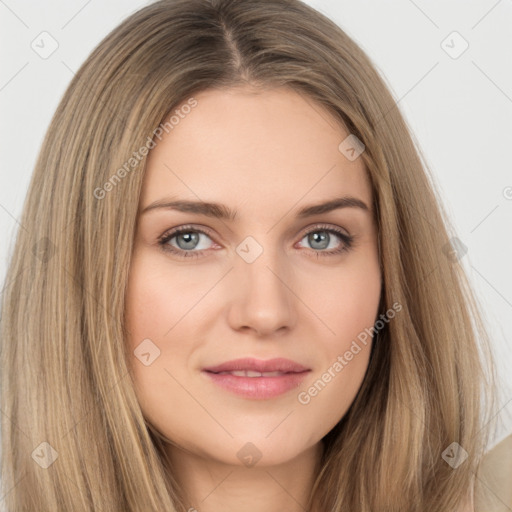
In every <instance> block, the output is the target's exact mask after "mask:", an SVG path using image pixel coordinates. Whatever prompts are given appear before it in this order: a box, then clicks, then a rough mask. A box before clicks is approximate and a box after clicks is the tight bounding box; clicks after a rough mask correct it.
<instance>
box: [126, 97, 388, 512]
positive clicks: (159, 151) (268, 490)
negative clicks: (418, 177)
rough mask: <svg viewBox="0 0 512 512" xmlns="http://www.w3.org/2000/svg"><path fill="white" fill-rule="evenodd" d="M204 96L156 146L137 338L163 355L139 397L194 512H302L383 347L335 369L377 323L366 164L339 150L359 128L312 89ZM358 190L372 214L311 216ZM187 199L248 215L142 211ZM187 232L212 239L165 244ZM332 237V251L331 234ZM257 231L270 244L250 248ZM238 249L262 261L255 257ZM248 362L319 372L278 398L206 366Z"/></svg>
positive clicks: (143, 225) (142, 369)
mask: <svg viewBox="0 0 512 512" xmlns="http://www.w3.org/2000/svg"><path fill="white" fill-rule="evenodd" d="M194 98H195V99H196V100H197V102H198V104H197V106H196V107H195V108H194V109H193V110H192V111H191V112H190V113H189V114H188V115H187V116H185V117H184V118H183V119H180V122H179V124H178V125H176V126H174V128H173V129H172V131H170V132H169V133H168V134H166V135H164V137H163V139H162V141H158V140H157V145H156V147H155V148H154V149H152V150H151V152H150V154H149V157H148V162H147V169H146V174H145V177H144V183H143V190H142V195H141V199H140V210H139V218H138V225H137V233H136V238H135V242H134V250H133V260H132V264H131V268H130V276H129V283H128V292H127V304H126V312H127V323H128V325H127V326H128V330H129V332H130V339H129V340H128V342H129V348H130V351H131V353H133V351H134V350H136V348H137V347H138V346H139V344H140V343H141V342H142V341H143V340H145V339H150V340H151V342H152V343H153V344H154V345H153V346H157V347H158V349H159V350H160V355H159V357H157V358H156V359H155V360H154V361H153V362H152V363H151V364H149V365H148V366H146V365H144V364H141V362H140V361H139V360H138V359H137V358H136V357H133V378H134V383H135V389H136V393H137V397H138V399H139V402H140V406H141V409H142V411H143V413H144V416H145V417H146V418H147V420H148V421H149V422H150V423H151V424H152V426H154V428H156V429H157V430H158V431H159V432H160V433H161V434H162V435H163V436H165V437H166V438H167V439H169V440H171V441H172V444H171V443H169V444H168V445H167V451H168V454H169V456H170V459H171V461H172V463H173V468H174V474H175V478H176V479H177V480H178V482H179V484H180V487H181V488H182V490H183V492H184V494H185V496H186V505H187V509H189V508H190V510H191V511H193V510H194V508H195V509H196V510H198V511H199V512H220V511H223V512H230V511H235V510H236V511H240V510H246V511H252V512H260V511H261V512H263V511H264V512H277V511H280V512H282V511H285V510H286V511H292V512H299V511H303V510H304V507H305V504H306V503H307V500H308V497H309V494H310V492H311V487H312V485H313V482H314V478H315V476H316V474H317V473H318V469H319V467H318V464H319V461H320V457H321V455H322V452H323V443H322V442H321V439H322V437H323V436H325V435H326V434H327V433H328V432H329V431H330V430H331V429H332V428H333V427H334V426H335V425H336V424H337V423H338V422H339V420H340V419H341V418H342V417H343V415H344V414H345V413H346V411H347V410H348V408H349V406H350V404H351V403H352V402H353V400H354V398H355V396H356V393H357V391H358V389H359V388H360V385H361V383H362V380H363V378H364V375H365V372H366V369H367V366H368V359H369V355H370V348H371V340H370V342H368V343H367V345H362V344H359V345H361V347H360V351H358V353H357V354H356V355H354V356H353V358H351V360H350V361H346V360H345V359H344V361H345V362H346V365H344V367H343V369H342V370H341V371H338V372H335V373H334V375H335V376H332V367H333V364H334V363H335V362H336V361H339V359H338V356H340V355H341V356H343V355H344V354H345V353H346V352H347V351H348V350H349V348H350V347H351V344H352V342H353V341H354V340H356V337H357V336H358V334H360V333H361V332H362V331H363V330H364V329H365V328H370V327H371V326H372V325H373V324H374V322H375V320H376V318H377V316H378V304H379V298H380V292H381V274H380V270H379V258H378V248H377V231H376V225H375V222H374V219H373V211H372V195H371V188H370V183H369V180H368V177H367V175H366V172H365V168H364V164H363V161H362V158H357V159H356V160H354V161H350V160H348V159H347V158H346V157H345V156H344V155H343V154H342V153H341V152H340V150H339V149H338V146H339V144H340V142H341V141H342V140H344V139H345V138H346V137H347V136H348V132H346V131H344V129H343V127H342V126H341V125H340V124H339V123H338V122H337V121H336V120H335V119H334V118H333V117H332V116H331V115H330V114H329V113H328V112H327V111H326V110H324V109H323V108H322V107H321V106H320V105H318V104H316V103H314V102H313V101H312V100H310V99H306V98H305V97H304V96H303V95H299V94H297V93H296V92H293V91H291V90H289V89H272V90H264V91H262V90H259V91H256V90H254V89H250V88H243V89H242V88H237V89H230V90H222V91H221V90H208V91H203V92H201V93H199V94H197V95H194ZM346 196H351V197H354V198H357V199H358V200H360V201H361V202H362V203H364V204H365V205H367V207H368V210H365V209H363V208H360V207H354V206H348V207H343V208H338V209H335V210H332V211H328V212H324V213H316V214H315V215H313V216H309V217H303V218H301V217H298V216H297V212H298V211H299V210H301V209H302V208H304V207H305V206H310V205H314V204H318V203H323V202H326V201H329V200H332V199H334V198H340V197H346ZM178 199H180V200H190V201H202V202H215V203H222V204H224V205H226V206H227V207H229V208H230V209H233V210H236V211H237V215H236V218H235V219H234V220H231V219H227V218H225V219H219V218H214V217H209V216H206V215H204V214H198V213H191V212H182V211H177V210H174V209H169V208H153V209H151V210H148V211H147V212H145V213H141V212H142V210H144V209H145V208H146V207H147V206H149V205H151V204H152V203H154V202H155V201H160V200H162V201H169V200H178ZM319 224H320V225H322V227H317V226H318V225H319ZM184 225H187V226H190V225H191V227H190V229H189V231H188V233H190V232H193V233H197V236H199V238H198V241H197V243H196V244H195V246H194V244H193V243H191V239H190V236H189V237H188V238H187V235H183V234H181V235H177V236H175V237H174V238H172V239H170V240H168V241H167V242H166V246H167V247H169V246H170V247H172V248H174V249H175V250H176V251H180V250H181V252H182V253H184V252H187V253H188V256H189V257H180V256H179V255H177V254H174V253H171V252H165V251H164V250H163V249H162V246H159V244H158V239H159V237H161V236H162V235H163V234H166V233H168V232H169V231H170V230H171V229H173V228H176V227H179V226H184ZM197 228H202V229H206V230H207V231H208V234H202V233H198V232H197V231H194V229H197ZM327 228H337V229H339V230H340V231H341V232H342V233H343V234H344V235H349V236H353V237H354V240H353V243H352V247H350V249H348V250H346V251H342V252H340V253H338V254H331V255H325V253H327V252H332V251H334V250H336V249H338V248H343V247H346V242H345V239H343V238H341V237H339V236H338V235H336V234H335V233H331V232H327V234H326V231H325V230H326V229H327ZM309 232H311V233H313V234H311V235H310V236H309V237H308V236H307V235H308V233H309ZM314 234H317V235H316V237H315V235H314ZM322 234H323V236H324V237H327V240H326V241H325V243H324V245H322V242H319V241H317V238H318V237H319V236H322ZM249 236H250V237H252V239H254V241H256V242H257V245H246V241H245V239H246V238H247V237H249ZM324 239H325V238H324ZM192 241H193V240H192ZM242 242H244V243H242ZM251 243H252V242H251ZM239 246H240V247H242V248H244V249H245V252H247V251H248V253H252V254H255V253H254V251H256V250H257V248H258V247H260V248H261V249H262V251H263V252H262V253H261V254H259V256H258V257H257V258H256V259H255V260H254V261H252V262H251V263H249V262H248V261H247V259H245V258H243V257H241V255H240V254H243V253H242V252H240V253H238V252H237V247H239ZM191 252H194V253H195V255H199V256H198V257H196V258H195V257H190V253H191ZM322 252H323V253H324V254H323V255H321V254H319V253H322ZM240 357H254V358H257V359H263V360H268V359H272V358H275V357H284V358H288V359H292V360H294V361H296V362H299V363H301V364H302V365H305V366H307V367H308V368H309V369H310V371H309V372H308V374H307V376H306V378H305V379H304V381H303V382H302V383H301V384H300V386H299V387H297V388H296V389H292V390H290V391H287V392H285V393H283V394H281V395H279V396H276V397H273V398H269V399H253V398H246V397H242V396H239V395H236V394H234V393H232V392H231V391H228V390H225V389H222V388H220V387H219V386H218V385H216V384H215V383H213V382H212V381H211V379H210V378H209V377H208V376H207V375H206V374H205V373H204V372H202V371H201V370H202V369H203V368H204V367H205V366H211V365H216V364H219V363H222V362H225V361H228V360H232V359H236V358H240ZM329 368H331V378H330V379H329V382H328V381H327V377H324V378H323V382H324V383H326V384H325V386H324V387H323V388H320V389H321V390H320V391H319V392H318V393H317V394H316V395H314V396H313V395H308V396H309V398H310V400H309V402H308V403H301V402H300V401H299V400H298V396H299V393H301V392H302V393H303V395H302V396H303V397H304V393H305V392H307V391H308V389H310V388H311V387H312V386H313V385H314V384H315V382H317V381H318V380H319V379H322V376H323V375H324V374H325V373H326V372H327V371H328V369H329ZM303 401H304V400H303ZM246 443H252V444H251V445H247V446H246ZM244 446H245V447H246V448H245V450H248V451H249V454H250V455H254V456H255V457H257V456H260V457H261V458H259V459H258V460H257V463H256V464H254V465H252V466H248V465H247V464H246V463H244V459H242V457H239V456H237V453H238V452H239V450H240V449H242V448H243V447H244ZM254 447H256V448H254ZM256 450H257V451H256ZM244 453H245V452H244ZM258 454H259V455H258Z"/></svg>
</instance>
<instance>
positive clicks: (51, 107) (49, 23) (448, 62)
mask: <svg viewBox="0 0 512 512" xmlns="http://www.w3.org/2000/svg"><path fill="white" fill-rule="evenodd" d="M146 3H147V2H143V1H136V0H108V1H101V2H100V1H99V0H89V1H86V0H72V1H67V2H54V1H49V0H46V1H45V2H30V1H22V0H0V34H1V35H0V39H1V45H0V52H1V53H0V107H1V119H2V122H1V126H0V130H1V131H0V241H1V244H0V282H1V283H3V282H4V277H5V272H6V265H7V258H8V256H9V255H10V253H11V250H12V240H13V234H14V233H15V231H16V230H17V229H18V228H20V227H19V222H18V218H19V216H20V213H21V209H22V205H23V201H24V197H25V194H26V191H27V187H28V184H29V180H30V176H31V173H32V169H33V166H34V163H35V160H36V157H37V153H38V151H39V149H40V146H41V142H42V139H43V136H44V133H45V131H46V129H47V127H48V124H49V122H50V119H51V116H52V115H53V113H54V111H55V109H56V107H57V105H58V103H59V100H60V98H61V96H62V94H63V92H64V90H65V89H66V87H67V85H68V84H69V82H70V80H71V78H72V76H73V74H74V73H75V72H76V71H77V69H78V68H79V66H80V65H81V64H82V62H83V61H84V60H85V58H86V57H87V55H88V54H89V53H90V52H91V51H92V49H93V48H94V47H95V46H96V45H97V44H98V43H99V42H100V40H101V39H102V38H103V37H104V36H105V35H106V34H107V33H109V32H110V31H111V30H112V29H113V28H114V27H115V26H116V25H118V24H119V23H120V22H121V21H122V20H123V19H124V18H126V17H127V16H128V15H130V14H131V13H133V12H134V11H136V10H138V9H139V8H141V7H143V6H144V5H146ZM307 3H309V4H310V5H312V6H313V7H315V8H316V9H318V10H320V11H321V12H323V13H324V14H326V15H327V16H329V17H330V18H331V19H333V20H334V21H335V22H336V23H337V24H338V25H340V26H341V27H342V28H343V29H344V30H345V31H346V32H347V33H348V34H349V35H350V36H351V37H352V38H353V39H355V41H356V42H357V43H358V44H359V45H360V46H361V47H362V48H363V49H364V50H365V51H366V52H367V53H368V55H369V56H370V58H371V59H372V60H373V62H374V64H375V65H376V66H377V68H378V70H379V71H380V73H381V74H382V75H383V76H384V78H385V80H386V82H387V83H388V86H389V87H390V89H391V91H392V93H393V95H394V96H395V98H396V100H397V101H399V107H400V109H401V111H402V112H403V114H404V115H405V117H406V119H407V122H408V124H409V126H410V127H411V129H412V131H413V133H414V136H415V139H416V140H417V144H418V146H419V147H420V149H421V150H422V152H423V154H424V155H425V158H426V160H427V162H428V164H429V166H430V168H431V169H432V171H433V173H434V176H435V181H436V184H437V185H438V187H439V189H440V192H441V194H442V199H443V201H444V203H445V205H446V207H447V210H448V213H449V215H450V217H451V220H452V221H453V223H454V225H455V227H456V229H457V236H458V238H459V239H460V240H461V241H462V243H463V244H465V245H466V246H467V248H468V252H467V254H466V255H465V256H464V257H463V258H462V260H461V261H462V262H463V264H464V266H465V268H467V270H468V272H469V275H470V279H471V281H472V283H473V285H474V287H475V289H476V291H477V294H478V297H479V299H480V301H481V304H482V306H483V309H484V313H485V316H486V318H487V321H488V324H489V328H490V331H491V335H492V338H493V344H494V347H495V353H496V356H497V357H496V359H497V361H498V364H499V367H500V372H501V373H500V375H501V390H502V396H501V397H500V408H501V411H500V413H499V419H500V423H499V430H498V432H497V435H496V438H495V441H494V442H498V441H499V440H500V439H502V438H503V437H504V436H505V435H506V434H507V433H511V432H512V371H511V369H512V349H511V348H510V341H511V335H510V324H511V318H512V272H511V271H510V267H511V263H512V242H511V236H512V229H511V227H512V165H511V159H510V154H509V151H510V147H511V144H512V30H510V28H511V27H512V2H511V1H510V0H499V1H496V0H489V1H488V0H482V1H473V2H463V1H453V0H449V1H426V0H421V1H420V0H417V1H412V0H395V1H387V2H382V1H379V0H358V1H356V0H351V1H344V0H337V1H335V0H310V1H308V2H307ZM44 31H46V32H48V33H49V34H50V35H51V37H52V38H53V39H55V40H56V41H57V43H58V48H57V49H56V51H55V52H54V53H53V54H52V55H50V56H49V57H48V58H46V59H43V58H41V57H40V56H39V55H38V53H36V51H34V50H33V49H32V47H31V44H32V45H35V44H39V45H40V46H41V44H42V43H40V42H39V41H40V40H41V37H46V38H48V37H49V36H40V34H41V33H42V32H44ZM454 31H457V32H458V33H459V34H460V35H461V36H462V38H464V40H465V41H467V43H468V44H469V47H468V49H467V50H466V51H465V52H464V53H462V55H460V56H459V57H458V58H452V57H451V56H450V55H448V53H446V51H445V49H443V47H447V46H451V47H452V49H451V50H449V51H451V52H456V51H458V50H459V49H461V48H462V46H461V44H463V42H462V41H461V40H460V39H457V36H453V35H452V36H450V34H452V33H453V32H454ZM448 36H450V37H448ZM447 37H448V39H446V38H447ZM46 41H47V43H46V45H45V47H46V48H49V41H50V40H49V39H46ZM443 41H445V43H444V44H443ZM38 42H39V43H38ZM20 229H21V228H20ZM440 257H443V255H440Z"/></svg>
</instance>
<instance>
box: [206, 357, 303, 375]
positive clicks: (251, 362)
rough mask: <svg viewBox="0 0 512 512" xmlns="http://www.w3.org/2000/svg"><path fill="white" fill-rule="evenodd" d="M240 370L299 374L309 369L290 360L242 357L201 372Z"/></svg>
mask: <svg viewBox="0 0 512 512" xmlns="http://www.w3.org/2000/svg"><path fill="white" fill-rule="evenodd" d="M240 370H252V371H255V372H262V373H263V372H282V373H300V372H305V371H308V370H309V368H306V367H305V366H302V365H301V364H299V363H297V362H295V361H292V360H291V359H284V358H282V357H278V358H275V359H268V360H266V361H265V360H262V359H254V358H252V357H244V358H241V359H233V360H232V361H226V362H225V363H222V364H219V365H217V366H210V367H208V368H203V371H207V372H213V373H219V372H233V371H240Z"/></svg>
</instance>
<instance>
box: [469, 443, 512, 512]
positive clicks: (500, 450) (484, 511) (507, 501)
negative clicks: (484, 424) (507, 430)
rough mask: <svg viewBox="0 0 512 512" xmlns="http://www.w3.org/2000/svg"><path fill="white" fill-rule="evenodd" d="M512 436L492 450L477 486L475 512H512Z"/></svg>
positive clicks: (480, 472)
mask: <svg viewBox="0 0 512 512" xmlns="http://www.w3.org/2000/svg"><path fill="white" fill-rule="evenodd" d="M511 483H512V435H509V436H508V437H506V438H505V439H504V440H503V441H501V442H500V443H498V444H497V445H496V446H495V447H494V448H492V450H490V451H489V452H488V453H487V454H486V455H485V457H484V460H483V461H482V466H481V468H480V471H479V472H478V478H477V479H476V485H475V512H488V511H492V512H510V511H511V510H512V485H511Z"/></svg>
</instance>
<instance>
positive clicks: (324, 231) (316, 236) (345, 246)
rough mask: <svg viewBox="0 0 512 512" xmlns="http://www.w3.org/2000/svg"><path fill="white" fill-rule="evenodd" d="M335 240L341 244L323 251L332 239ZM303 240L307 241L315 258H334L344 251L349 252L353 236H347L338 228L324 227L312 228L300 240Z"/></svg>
mask: <svg viewBox="0 0 512 512" xmlns="http://www.w3.org/2000/svg"><path fill="white" fill-rule="evenodd" d="M333 235H334V236H333ZM336 238H337V239H338V240H341V243H338V245H337V246H336V245H335V247H334V248H333V249H331V250H329V251H325V250H324V249H327V248H328V247H329V245H330V244H331V242H332V241H333V239H336ZM304 239H307V243H309V244H310V245H311V246H312V248H313V250H314V251H315V254H316V256H317V257H319V256H336V255H338V254H341V253H343V252H345V251H349V250H350V249H351V248H352V246H353V242H354V236H353V235H349V234H347V233H345V232H343V231H342V230H341V229H339V228H335V227H332V226H326V225H320V226H314V227H313V228H312V229H310V230H309V231H307V232H306V233H305V235H304V236H303V238H302V240H304Z"/></svg>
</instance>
